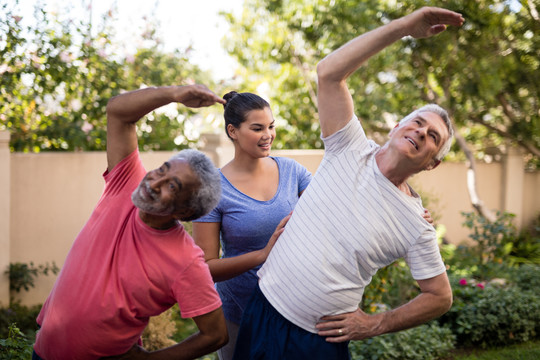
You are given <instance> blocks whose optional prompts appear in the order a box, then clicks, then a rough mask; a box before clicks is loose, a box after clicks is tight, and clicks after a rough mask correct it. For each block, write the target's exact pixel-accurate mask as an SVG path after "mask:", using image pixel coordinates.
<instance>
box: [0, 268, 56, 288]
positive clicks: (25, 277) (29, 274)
mask: <svg viewBox="0 0 540 360" xmlns="http://www.w3.org/2000/svg"><path fill="white" fill-rule="evenodd" d="M58 271H60V269H59V268H58V266H56V263H55V262H54V261H53V262H52V264H49V263H47V264H45V265H43V264H40V265H38V266H35V265H34V263H33V262H30V263H29V264H26V263H20V262H16V263H10V264H9V268H8V270H6V271H5V272H4V273H5V274H6V275H8V276H9V289H10V290H12V291H16V292H20V291H21V290H22V289H24V290H26V291H28V290H30V288H33V287H34V280H35V278H36V277H38V276H39V275H41V274H42V275H48V274H49V272H51V273H53V274H55V275H56V274H58Z"/></svg>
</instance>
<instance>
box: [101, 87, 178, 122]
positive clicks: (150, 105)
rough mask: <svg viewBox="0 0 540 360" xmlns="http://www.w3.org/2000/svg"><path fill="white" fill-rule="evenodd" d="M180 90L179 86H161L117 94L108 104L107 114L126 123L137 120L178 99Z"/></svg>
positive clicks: (110, 117)
mask: <svg viewBox="0 0 540 360" xmlns="http://www.w3.org/2000/svg"><path fill="white" fill-rule="evenodd" d="M178 92H179V87H178V86H161V87H149V88H145V89H140V90H134V91H130V92H126V93H123V94H120V95H117V96H115V97H113V98H112V99H111V100H109V103H108V104H107V116H108V117H109V119H116V120H118V121H121V122H124V123H134V122H137V121H138V120H139V119H140V118H142V117H143V116H144V115H146V114H148V113H149V112H151V111H152V110H154V109H157V108H159V107H161V106H163V105H167V104H169V103H171V102H173V101H176V98H177V93H178Z"/></svg>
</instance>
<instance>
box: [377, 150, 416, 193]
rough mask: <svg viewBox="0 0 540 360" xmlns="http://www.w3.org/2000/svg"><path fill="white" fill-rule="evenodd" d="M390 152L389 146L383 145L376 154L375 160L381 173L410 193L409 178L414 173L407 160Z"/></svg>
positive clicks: (399, 187)
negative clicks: (408, 166)
mask: <svg viewBox="0 0 540 360" xmlns="http://www.w3.org/2000/svg"><path fill="white" fill-rule="evenodd" d="M404 160H405V159H401V158H400V157H398V156H394V155H392V154H391V153H390V150H389V149H388V147H386V146H384V147H382V148H381V149H380V150H379V152H378V153H377V154H376V155H375V161H376V162H377V166H378V167H379V170H380V171H381V173H382V174H383V175H384V176H385V177H386V178H387V179H388V180H390V182H392V184H394V185H395V186H396V187H397V188H398V189H400V190H401V191H403V192H405V193H407V194H410V191H409V186H408V185H407V180H408V179H409V177H411V176H412V175H413V174H414V173H412V172H411V171H410V170H409V169H408V168H407V165H406V164H407V162H406V161H404Z"/></svg>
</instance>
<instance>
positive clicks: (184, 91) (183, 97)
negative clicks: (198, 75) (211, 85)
mask: <svg viewBox="0 0 540 360" xmlns="http://www.w3.org/2000/svg"><path fill="white" fill-rule="evenodd" d="M178 90H179V92H178V94H177V95H176V101H177V102H179V103H182V104H184V105H185V106H188V107H192V108H199V107H205V106H210V105H214V104H215V103H220V104H225V102H226V101H225V100H223V99H222V98H220V97H219V96H217V95H216V94H214V93H213V92H212V91H211V90H210V89H208V88H207V87H206V86H204V85H199V84H195V85H186V86H179V87H178Z"/></svg>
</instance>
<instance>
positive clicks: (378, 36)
mask: <svg viewBox="0 0 540 360" xmlns="http://www.w3.org/2000/svg"><path fill="white" fill-rule="evenodd" d="M463 21H464V20H463V17H462V16H461V14H458V13H456V12H453V11H450V10H446V9H441V8H434V7H424V8H422V9H420V10H417V11H415V12H413V13H412V14H409V15H407V16H405V17H402V18H400V19H397V20H394V21H391V22H390V23H388V24H386V25H383V26H381V27H379V28H377V29H374V30H372V31H370V32H367V33H365V34H363V35H360V36H358V37H356V38H354V39H353V40H351V41H349V42H348V43H346V44H345V45H343V46H342V47H340V48H339V49H337V50H336V51H334V52H332V53H331V54H329V55H328V56H327V57H325V58H324V59H323V60H321V62H319V64H318V65H317V77H318V83H317V84H318V94H317V101H318V107H319V119H320V123H321V132H322V136H324V137H326V136H329V135H332V134H333V133H335V132H336V131H338V130H339V129H341V128H342V127H343V126H345V125H346V124H347V122H348V121H349V120H350V119H351V117H352V116H353V111H354V109H353V100H352V97H351V94H350V92H349V89H348V88H347V84H346V80H347V78H348V77H349V76H351V74H353V73H354V72H355V71H356V70H357V69H358V68H359V67H360V66H361V65H362V64H363V63H365V62H366V61H367V60H368V59H369V58H370V57H371V56H373V55H375V54H377V53H378V52H380V51H381V50H383V49H384V48H386V47H387V46H389V45H391V44H393V43H394V42H396V41H397V40H399V39H401V38H403V37H404V36H407V35H410V36H412V37H414V38H425V37H430V36H433V35H436V34H438V33H440V32H442V31H444V30H445V29H446V25H454V26H460V25H461V24H463Z"/></svg>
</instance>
